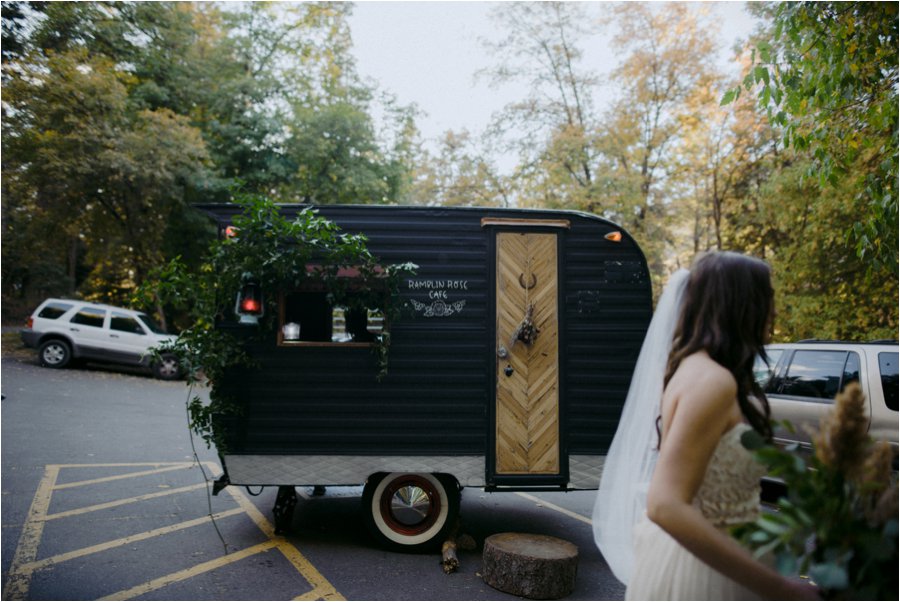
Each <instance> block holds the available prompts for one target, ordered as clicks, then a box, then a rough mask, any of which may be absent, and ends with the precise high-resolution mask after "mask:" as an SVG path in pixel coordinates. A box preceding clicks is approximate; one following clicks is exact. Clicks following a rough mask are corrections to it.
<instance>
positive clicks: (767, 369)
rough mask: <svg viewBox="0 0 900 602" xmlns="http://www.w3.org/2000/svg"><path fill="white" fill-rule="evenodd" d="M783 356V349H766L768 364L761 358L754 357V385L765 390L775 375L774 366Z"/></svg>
mask: <svg viewBox="0 0 900 602" xmlns="http://www.w3.org/2000/svg"><path fill="white" fill-rule="evenodd" d="M783 354H784V349H766V355H767V356H768V357H769V362H768V363H766V360H764V359H763V358H762V357H761V356H756V361H755V362H753V378H755V379H756V384H758V385H759V386H760V387H762V388H763V389H765V388H766V385H768V384H769V380H770V379H771V378H772V375H773V374H774V373H775V365H776V364H777V363H778V360H780V359H781V356H782V355H783Z"/></svg>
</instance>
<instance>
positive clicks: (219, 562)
mask: <svg viewBox="0 0 900 602" xmlns="http://www.w3.org/2000/svg"><path fill="white" fill-rule="evenodd" d="M277 546H278V542H277V541H274V540H269V541H264V542H263V543H260V544H257V545H255V546H251V547H249V548H244V549H243V550H240V551H237V552H232V553H230V554H228V555H227V556H222V557H221V558H216V559H214V560H210V561H207V562H202V563H200V564H198V565H195V566H192V567H191V568H189V569H184V570H182V571H177V572H175V573H170V574H168V575H165V576H164V577H159V578H158V579H153V580H152V581H148V582H147V583H142V584H141V585H137V586H135V587H132V588H130V589H125V590H122V591H119V592H116V593H114V594H110V595H109V596H104V597H103V598H100V600H130V599H131V598H137V597H138V596H143V595H145V594H148V593H150V592H152V591H156V590H158V589H162V588H164V587H166V586H168V585H173V584H175V583H179V582H181V581H185V580H187V579H190V578H191V577H196V576H197V575H200V574H203V573H206V572H207V571H212V570H215V569H218V568H221V567H223V566H227V565H229V564H231V563H233V562H237V561H239V560H243V559H244V558H249V557H250V556H254V555H256V554H259V553H260V552H266V551H268V550H271V549H272V548H275V547H277Z"/></svg>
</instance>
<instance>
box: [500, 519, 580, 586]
mask: <svg viewBox="0 0 900 602" xmlns="http://www.w3.org/2000/svg"><path fill="white" fill-rule="evenodd" d="M577 571H578V548H577V547H576V546H575V545H574V544H572V543H569V542H568V541H565V540H562V539H557V538H556V537H550V536H547V535H531V534H527V533H498V534H496V535H491V536H490V537H488V538H487V539H486V540H485V541H484V558H483V566H482V575H484V580H485V582H486V583H487V584H488V585H490V586H491V587H493V588H495V589H499V590H500V591H503V592H506V593H509V594H513V595H515V596H524V597H526V598H533V599H537V600H550V599H557V598H562V597H564V596H567V595H569V594H570V593H572V591H573V590H574V589H575V575H576V573H577Z"/></svg>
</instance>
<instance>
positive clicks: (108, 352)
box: [20, 299, 181, 380]
mask: <svg viewBox="0 0 900 602" xmlns="http://www.w3.org/2000/svg"><path fill="white" fill-rule="evenodd" d="M20 334H21V335H22V342H23V343H25V345H26V346H28V347H33V348H37V349H38V358H39V359H40V362H41V365H42V366H46V367H48V368H64V367H65V366H67V365H68V364H69V363H70V362H71V361H72V360H74V359H86V360H95V361H100V362H112V363H117V364H128V365H133V366H147V367H150V368H152V370H153V373H154V374H155V375H156V376H157V377H158V378H161V379H164V380H173V379H177V378H179V377H180V376H181V366H180V364H179V361H178V357H177V356H175V355H174V354H171V353H163V354H161V355H160V358H159V361H153V358H152V355H151V354H150V350H151V349H152V348H153V347H156V346H157V345H159V344H161V343H164V342H166V341H171V340H173V339H175V335H170V334H166V333H164V332H163V331H162V330H161V329H160V328H159V326H157V325H156V323H155V322H154V321H153V320H152V319H151V318H150V317H149V316H148V315H147V314H144V313H141V312H136V311H132V310H130V309H123V308H121V307H113V306H111V305H100V304H97V303H90V302H87V301H73V300H69V299H47V300H46V301H44V302H43V303H41V304H40V305H39V306H38V308H37V309H36V310H35V311H34V313H33V314H32V315H31V317H30V318H28V323H27V326H26V327H25V328H23V329H22V330H21V333H20Z"/></svg>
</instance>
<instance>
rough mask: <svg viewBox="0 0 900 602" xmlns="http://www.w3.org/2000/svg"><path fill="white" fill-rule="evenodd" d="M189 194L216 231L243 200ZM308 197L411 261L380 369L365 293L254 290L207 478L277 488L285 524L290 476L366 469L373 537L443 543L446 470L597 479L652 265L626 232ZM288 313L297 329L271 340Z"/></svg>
mask: <svg viewBox="0 0 900 602" xmlns="http://www.w3.org/2000/svg"><path fill="white" fill-rule="evenodd" d="M305 207H306V206H304V205H281V206H280V210H281V211H282V213H283V215H284V216H285V217H287V218H292V217H293V216H294V215H296V213H297V212H299V211H301V210H302V209H304V208H305ZM200 209H202V210H204V211H206V212H207V213H209V214H210V215H211V216H213V218H214V219H215V220H216V223H217V224H218V226H219V228H220V232H222V233H223V234H224V232H225V230H226V228H228V227H229V225H230V223H231V219H232V217H233V216H234V215H236V214H237V213H239V212H240V210H241V209H240V207H239V206H237V205H228V204H224V205H204V206H200ZM317 210H318V211H319V214H320V215H321V216H322V217H325V218H327V219H330V220H332V221H333V222H335V223H336V224H337V225H338V226H340V227H341V228H342V230H343V231H344V232H347V233H351V234H356V233H362V234H365V235H366V237H367V238H368V243H367V247H368V249H369V251H370V252H371V253H372V254H373V255H374V256H375V257H377V258H378V259H379V261H381V262H382V264H383V265H387V264H394V263H406V262H412V263H414V264H416V265H417V266H418V269H417V272H416V275H415V276H413V277H411V278H409V279H408V281H407V282H405V283H404V284H403V286H402V287H401V297H402V301H403V302H404V303H405V306H406V309H405V310H404V312H403V314H402V315H401V317H400V318H398V319H396V320H394V321H393V323H391V324H389V325H388V328H389V331H390V336H391V347H390V363H389V371H388V374H387V375H386V376H385V377H384V378H383V380H381V381H378V380H376V374H377V371H378V370H377V366H376V360H375V358H374V357H373V353H372V349H371V343H369V342H368V341H370V340H371V339H370V338H368V337H369V336H375V334H376V332H378V330H377V329H378V327H379V326H382V327H383V322H382V323H381V324H379V321H378V315H377V310H378V308H368V309H369V310H371V311H372V313H371V314H370V313H369V311H367V312H366V314H365V315H363V314H362V313H361V312H357V313H356V314H353V313H352V312H349V311H344V312H343V313H342V312H341V311H339V310H340V308H333V307H330V306H328V304H327V300H326V299H325V297H324V295H322V294H321V293H320V292H319V293H317V292H316V291H266V292H265V293H266V294H267V295H275V296H274V297H271V298H277V299H278V304H279V309H278V311H279V317H280V318H279V319H280V322H279V326H280V328H279V332H278V333H277V334H275V333H273V334H272V336H271V339H270V340H264V341H259V340H255V341H250V340H249V339H248V340H247V341H246V343H245V346H246V349H247V351H248V353H249V354H250V355H251V357H253V358H254V359H256V360H258V361H257V362H255V363H256V364H257V367H256V368H253V369H251V368H246V369H241V370H237V371H235V372H234V373H233V374H230V375H229V377H228V378H227V382H223V383H219V386H224V387H227V389H228V391H229V393H231V394H233V395H234V397H235V399H237V400H239V401H240V403H241V404H242V406H243V413H242V414H241V415H240V416H239V417H234V418H229V419H227V420H226V424H224V425H223V427H222V428H223V429H224V431H225V440H226V444H227V450H228V452H227V453H226V454H224V455H222V458H221V459H222V465H223V467H224V470H225V473H224V474H223V476H222V478H221V479H220V482H219V488H221V487H224V486H228V485H239V486H277V487H279V495H278V501H277V502H276V509H275V521H276V526H277V527H278V528H279V529H280V530H283V529H286V528H287V527H289V525H290V521H291V509H292V508H293V504H294V502H295V500H296V498H295V493H294V487H296V486H329V485H362V484H365V488H364V495H363V498H364V499H363V503H364V505H365V512H364V515H365V516H366V517H367V522H368V524H369V527H370V530H371V531H372V532H373V534H374V535H375V536H376V538H378V539H379V540H380V541H381V542H382V543H383V544H385V545H387V546H389V547H393V548H397V549H402V550H419V549H425V548H429V547H433V546H434V545H438V544H440V543H441V542H442V541H443V538H444V536H445V535H446V533H447V531H448V530H449V529H450V528H451V526H452V524H453V522H454V518H455V514H456V513H457V512H458V507H459V492H460V488H461V487H483V488H484V489H486V490H557V491H565V490H572V489H595V488H596V487H597V486H598V483H599V479H600V472H601V469H602V461H603V457H604V454H605V453H606V451H607V449H608V447H609V445H610V443H611V441H612V437H613V435H614V433H615V430H616V426H617V424H618V420H619V415H620V413H621V409H622V405H623V403H624V401H625V396H626V393H627V391H628V386H629V384H630V381H631V375H632V371H633V368H634V363H635V361H636V359H637V356H638V353H639V351H640V346H641V343H642V342H643V338H644V334H645V332H646V329H647V326H648V324H649V322H650V317H651V313H652V300H651V299H652V293H651V282H650V275H649V271H648V269H647V263H646V260H645V258H644V254H643V252H642V251H641V249H640V248H639V247H638V245H637V244H636V243H635V241H634V240H633V239H632V238H631V236H629V235H628V233H627V232H625V231H623V230H622V229H621V228H620V227H619V226H617V225H616V224H614V223H612V222H610V221H607V220H604V219H602V218H599V217H597V216H594V215H589V214H585V213H578V212H571V211H545V210H520V209H487V208H438V207H398V206H379V205H353V206H320V207H317ZM294 325H299V328H300V335H299V338H296V339H293V338H292V339H291V340H285V334H284V333H285V327H288V332H290V333H291V337H293V335H294V330H293V328H294ZM217 327H218V328H225V329H229V330H231V331H232V332H235V333H238V336H240V333H241V332H244V331H246V330H247V329H248V328H255V327H248V326H245V325H240V324H238V323H237V321H236V320H235V321H230V322H223V323H221V324H219V325H217ZM336 333H337V334H336ZM351 337H352V338H351ZM335 340H341V341H345V342H333V341H335Z"/></svg>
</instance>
